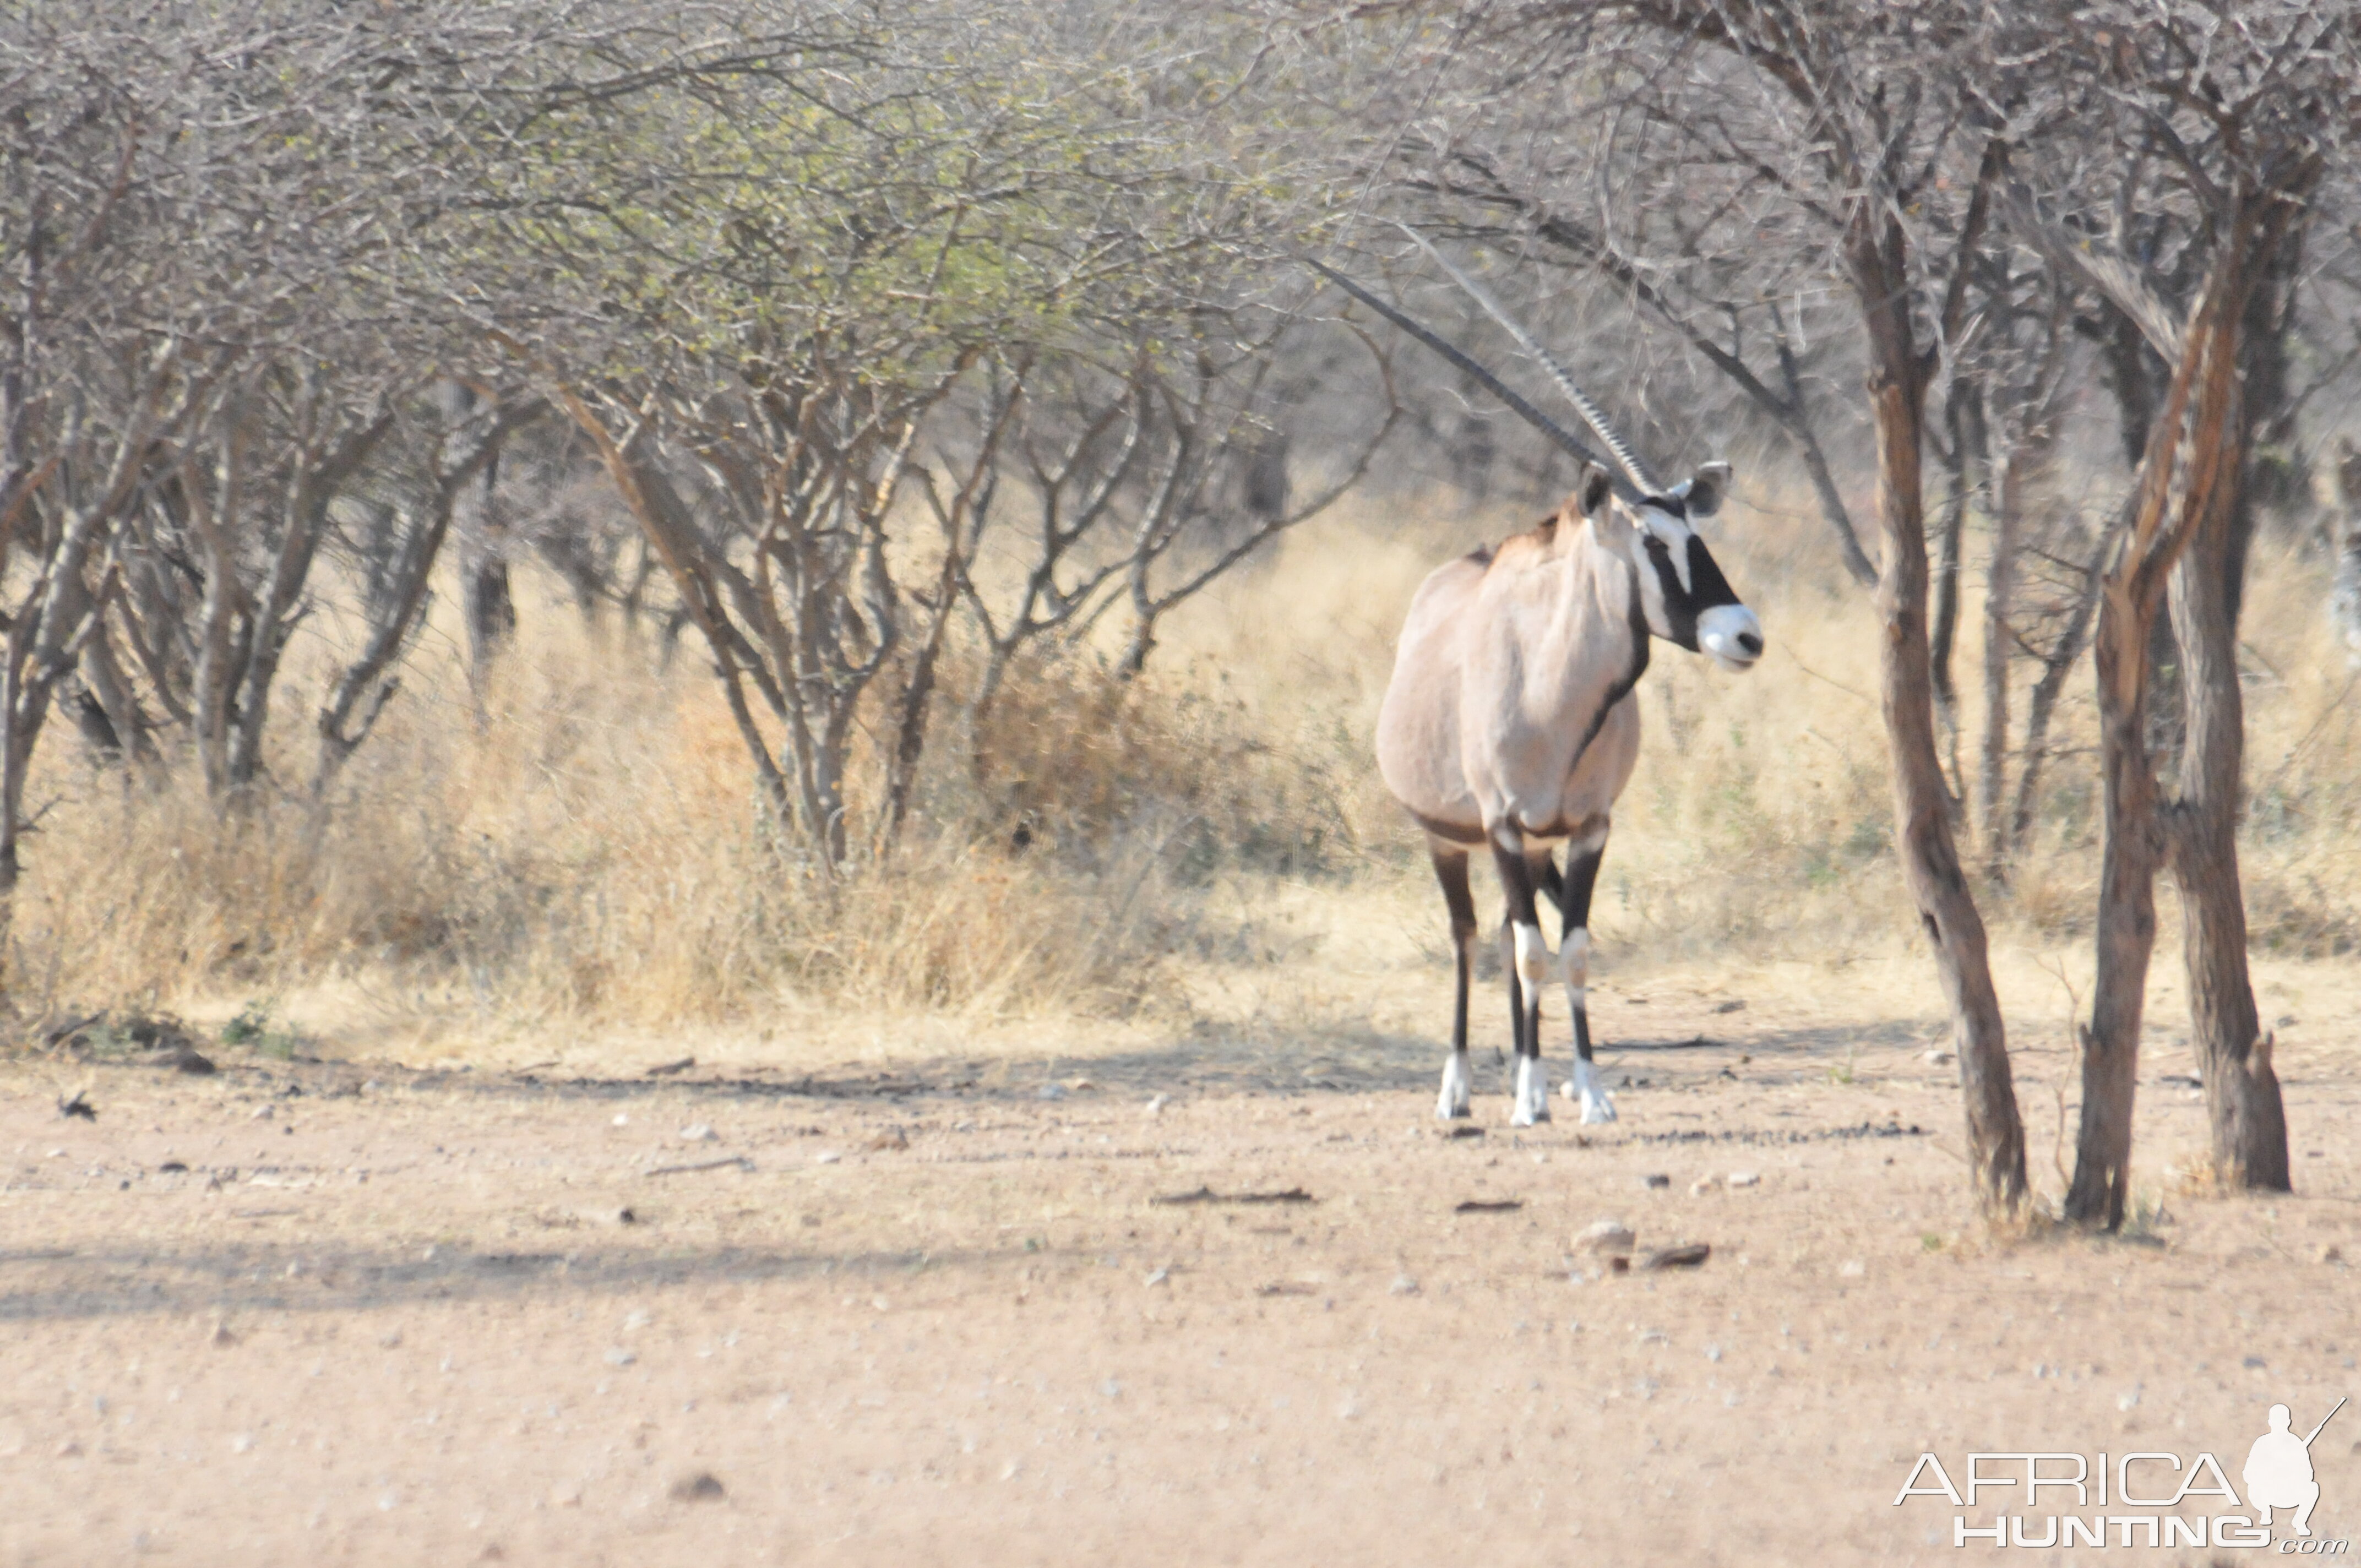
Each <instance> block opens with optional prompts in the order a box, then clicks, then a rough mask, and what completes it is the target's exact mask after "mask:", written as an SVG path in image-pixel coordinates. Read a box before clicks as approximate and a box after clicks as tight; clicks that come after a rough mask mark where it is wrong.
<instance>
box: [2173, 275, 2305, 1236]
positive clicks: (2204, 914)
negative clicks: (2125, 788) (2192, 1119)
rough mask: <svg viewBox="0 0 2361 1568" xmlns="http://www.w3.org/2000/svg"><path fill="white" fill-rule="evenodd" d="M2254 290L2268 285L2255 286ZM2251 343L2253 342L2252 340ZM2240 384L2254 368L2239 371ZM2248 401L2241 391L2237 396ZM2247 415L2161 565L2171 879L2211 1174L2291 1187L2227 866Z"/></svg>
mask: <svg viewBox="0 0 2361 1568" xmlns="http://www.w3.org/2000/svg"><path fill="white" fill-rule="evenodd" d="M2256 292H2257V295H2262V296H2268V295H2270V294H2271V292H2272V291H2270V290H2268V289H2257V291H2256ZM2247 314H2248V317H2249V326H2250V329H2251V326H2252V317H2253V315H2254V312H2253V311H2252V310H2250V311H2249V312H2248V313H2247ZM2249 341H2251V339H2249ZM2247 385H2248V388H2249V389H2251V385H2252V378H2248V379H2247ZM2240 401H2241V403H2242V405H2243V406H2244V407H2246V408H2251V406H2252V405H2251V402H2250V401H2248V400H2246V399H2244V398H2242V399H2241V400H2240ZM2250 433H2251V432H2250V429H2249V426H2248V422H2247V421H2246V419H2245V418H2242V417H2233V418H2230V419H2227V420H2225V421H2224V424H2223V432H2222V439H2223V441H2224V443H2225V444H2229V447H2228V449H2227V450H2225V451H2224V452H2223V453H2222V455H2221V456H2220V458H2219V462H2220V463H2221V465H2222V472H2223V474H2224V477H2225V482H2224V486H2223V488H2222V490H2221V492H2220V493H2219V494H2217V495H2216V496H2215V498H2214V499H2213V505H2212V506H2210V507H2208V508H2207V509H2206V511H2205V514H2204V516H2203V517H2202V519H2201V520H2199V521H2198V524H2197V528H2196V532H2194V534H2193V536H2192V537H2191V541H2190V544H2189V550H2188V554H2186V555H2185V556H2184V557H2183V559H2182V560H2181V562H2180V565H2179V566H2178V567H2177V568H2176V569H2175V570H2174V572H2173V575H2172V588H2171V603H2172V628H2173V632H2174V636H2175V638H2176V640H2177V641H2179V642H2180V654H2181V662H2182V663H2181V683H2180V696H2181V717H2182V732H2183V739H2182V742H2181V748H2180V777H2179V780H2178V789H2179V798H2178V799H2176V800H2175V801H2174V802H2173V804H2172V806H2171V807H2170V809H2169V812H2168V814H2167V817H2166V827H2167V830H2168V838H2167V846H2168V850H2169V862H2170V864H2171V867H2172V873H2173V880H2174V882H2175V883H2177V884H2178V885H2179V887H2180V908H2181V930H2182V954H2183V959H2184V962H2185V963H2186V965H2187V968H2188V974H2189V1023H2190V1034H2191V1038H2192V1039H2193V1040H2194V1042H2195V1044H2196V1047H2197V1059H2198V1064H2199V1067H2198V1071H2199V1076H2200V1078H2201V1079H2202V1080H2203V1082H2204V1086H2205V1111H2206V1119H2207V1121H2208V1123H2209V1124H2210V1125H2211V1128H2212V1133H2213V1174H2214V1179H2216V1180H2217V1181H2219V1182H2220V1183H2221V1184H2223V1185H2224V1186H2225V1187H2233V1188H2256V1189H2260V1190H2266V1191H2273V1192H2285V1191H2288V1190H2290V1185H2289V1182H2290V1168H2289V1164H2288V1146H2287V1112H2286V1108H2285V1106H2284V1104H2283V1103H2282V1102H2281V1100H2280V1096H2279V1077H2278V1075H2277V1074H2276V1073H2275V1072H2274V1071H2273V1070H2272V1069H2271V1040H2270V1038H2269V1036H2265V1035H2263V1034H2262V1032H2261V1025H2260V1021H2259V1020H2258V1019H2257V1016H2256V1013H2255V992H2254V987H2253V985H2252V983H2251V982H2250V981H2249V978H2248V975H2247V972H2246V894H2245V890H2244V886H2243V884H2242V883H2241V882H2240V880H2239V875H2238V817H2239V815H2240V808H2241V806H2242V801H2241V794H2242V785H2243V779H2244V773H2245V766H2246V712H2245V702H2244V699H2243V696H2242V694H2241V693H2240V691H2239V687H2238V601H2239V598H2240V589H2241V587H2242V585H2243V581H2244V576H2245V570H2244V568H2245V557H2246V544H2247V543H2248V541H2249V540H2251V539H2252V537H2253V533H2254V530H2253V525H2252V520H2251V506H2252V497H2251V495H2250V494H2249V493H2248V489H2247V486H2246V482H2245V481H2246V479H2247V478H2248V477H2250V475H2249V473H2248V471H2247V460H2248V459H2249V458H2250V457H2251V455H2252V448H2251V445H2250V444H2248V442H2247V440H2246V437H2247V436H2248V435H2249V434H2250Z"/></svg>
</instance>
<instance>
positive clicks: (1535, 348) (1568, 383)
mask: <svg viewBox="0 0 2361 1568" xmlns="http://www.w3.org/2000/svg"><path fill="white" fill-rule="evenodd" d="M1394 226H1395V227H1396V228H1398V229H1400V230H1401V231H1402V233H1404V234H1406V235H1408V236H1410V237H1411V240H1412V241H1413V242H1414V243H1415V244H1416V245H1417V246H1418V247H1419V249H1421V250H1422V251H1424V252H1426V254H1427V257H1428V258H1429V259H1430V260H1432V261H1433V263H1434V264H1435V265H1436V266H1437V267H1440V268H1442V269H1444V271H1445V272H1448V273H1449V274H1451V280H1452V281H1453V282H1455V283H1456V284H1458V285H1459V286H1460V287H1461V288H1462V289H1465V290H1466V291H1467V297H1468V298H1469V299H1471V300H1474V301H1475V302H1477V304H1479V305H1481V306H1483V307H1484V313H1485V314H1486V315H1488V316H1490V317H1491V318H1492V319H1493V320H1494V321H1496V322H1499V323H1500V325H1501V326H1502V327H1503V328H1505V329H1506V330H1507V332H1508V334H1509V335H1510V337H1513V338H1515V339H1516V340H1517V346H1518V347H1519V348H1521V349H1523V350H1524V351H1525V353H1526V354H1527V355H1529V356H1532V358H1533V359H1534V360H1536V361H1538V362H1539V363H1540V365H1541V367H1542V368H1543V369H1544V370H1546V371H1548V372H1549V373H1550V379H1551V380H1553V381H1555V382H1556V383H1557V389H1558V390H1559V391H1561V392H1564V393H1565V395H1566V400H1568V401H1569V402H1571V403H1573V404H1574V406H1575V408H1576V411H1578V412H1580V414H1581V415H1582V417H1583V418H1584V419H1585V420H1586V421H1587V422H1589V425H1590V428H1591V429H1593V430H1595V431H1597V432H1598V439H1599V440H1601V441H1603V442H1605V443H1606V444H1607V450H1608V451H1609V452H1611V453H1613V454H1614V455H1615V461H1616V462H1618V463H1620V464H1621V465H1622V466H1623V472H1625V473H1626V474H1629V475H1630V476H1631V482H1632V483H1633V484H1635V485H1637V486H1639V487H1640V491H1641V493H1642V495H1650V496H1656V495H1662V494H1664V490H1663V488H1661V487H1659V486H1658V485H1657V483H1656V481H1655V480H1654V479H1653V478H1651V477H1649V474H1648V470H1647V469H1646V468H1644V467H1642V466H1641V463H1640V459H1639V458H1637V457H1635V456H1633V455H1631V447H1629V446H1627V445H1625V444H1624V442H1623V438H1622V437H1621V436H1620V435H1618V434H1616V433H1615V427H1614V426H1613V425H1610V424H1609V423H1608V422H1607V414H1606V412H1605V411H1603V410H1601V409H1600V408H1599V406H1598V404H1597V403H1594V402H1592V401H1591V400H1590V398H1589V396H1588V394H1587V393H1586V392H1584V391H1583V389H1581V388H1580V387H1577V386H1576V385H1575V384H1574V378H1573V377H1571V376H1569V375H1567V374H1566V373H1565V367H1564V366H1563V365H1560V364H1559V363H1558V362H1557V361H1556V360H1555V359H1554V358H1552V357H1551V356H1550V352H1549V350H1548V349H1546V348H1543V346H1542V345H1541V344H1540V342H1539V341H1538V340H1536V339H1535V338H1534V336H1533V334H1532V333H1529V332H1527V331H1526V330H1525V329H1524V328H1523V327H1522V326H1521V325H1519V324H1518V323H1517V319H1516V318H1515V317H1514V316H1512V315H1510V313H1508V312H1507V311H1506V310H1505V309H1503V308H1502V307H1501V304H1500V302H1499V301H1498V300H1496V299H1494V298H1492V296H1491V295H1490V294H1488V293H1487V292H1486V291H1484V289H1483V287H1482V286H1481V285H1479V284H1478V283H1477V281H1476V280H1474V279H1473V278H1470V277H1469V276H1467V274H1466V273H1465V272H1462V271H1461V270H1459V269H1458V268H1456V267H1454V266H1453V265H1452V264H1451V259H1450V258H1448V257H1446V256H1444V254H1443V252H1441V251H1439V250H1437V249H1435V248H1434V247H1433V246H1432V245H1430V244H1429V243H1427V238H1426V236H1424V235H1422V234H1421V233H1419V232H1418V231H1417V230H1416V229H1414V228H1412V227H1411V226H1410V225H1408V224H1399V223H1398V224H1396V225H1394Z"/></svg>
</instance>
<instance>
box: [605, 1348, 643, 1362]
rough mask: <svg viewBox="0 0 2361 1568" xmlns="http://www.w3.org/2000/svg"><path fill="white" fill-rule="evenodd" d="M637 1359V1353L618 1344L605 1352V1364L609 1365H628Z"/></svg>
mask: <svg viewBox="0 0 2361 1568" xmlns="http://www.w3.org/2000/svg"><path fill="white" fill-rule="evenodd" d="M637 1360H639V1357H638V1356H637V1355H635V1354H632V1353H631V1352H630V1351H628V1350H625V1349H624V1348H623V1347H622V1346H621V1345H620V1344H619V1345H617V1346H615V1347H614V1348H613V1349H612V1350H609V1352H608V1353H607V1365H609V1366H629V1365H631V1363H633V1362H634V1361H637Z"/></svg>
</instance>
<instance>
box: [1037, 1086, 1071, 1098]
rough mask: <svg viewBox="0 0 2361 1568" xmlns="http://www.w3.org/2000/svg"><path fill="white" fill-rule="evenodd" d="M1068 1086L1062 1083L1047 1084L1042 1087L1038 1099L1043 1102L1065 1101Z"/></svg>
mask: <svg viewBox="0 0 2361 1568" xmlns="http://www.w3.org/2000/svg"><path fill="white" fill-rule="evenodd" d="M1066 1092H1067V1091H1066V1086H1065V1085H1064V1084H1062V1083H1045V1084H1043V1085H1042V1086H1041V1092H1040V1093H1039V1095H1038V1096H1037V1097H1036V1098H1038V1099H1042V1100H1063V1099H1064V1098H1065V1097H1066Z"/></svg>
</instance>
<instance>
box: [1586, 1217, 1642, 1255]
mask: <svg viewBox="0 0 2361 1568" xmlns="http://www.w3.org/2000/svg"><path fill="white" fill-rule="evenodd" d="M1638 1240H1639V1237H1638V1236H1636V1235H1634V1234H1632V1231H1631V1226H1629V1225H1627V1224H1625V1223H1623V1222H1622V1221H1620V1220H1599V1221H1596V1222H1594V1223H1592V1224H1591V1225H1590V1226H1589V1227H1588V1228H1587V1229H1586V1230H1585V1231H1584V1232H1583V1233H1582V1234H1580V1235H1578V1236H1576V1237H1575V1238H1574V1245H1576V1247H1578V1248H1580V1249H1581V1250H1582V1251H1585V1252H1603V1253H1626V1254H1628V1253H1630V1252H1631V1247H1632V1245H1633V1244H1634V1243H1636V1242H1637V1241H1638Z"/></svg>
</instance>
